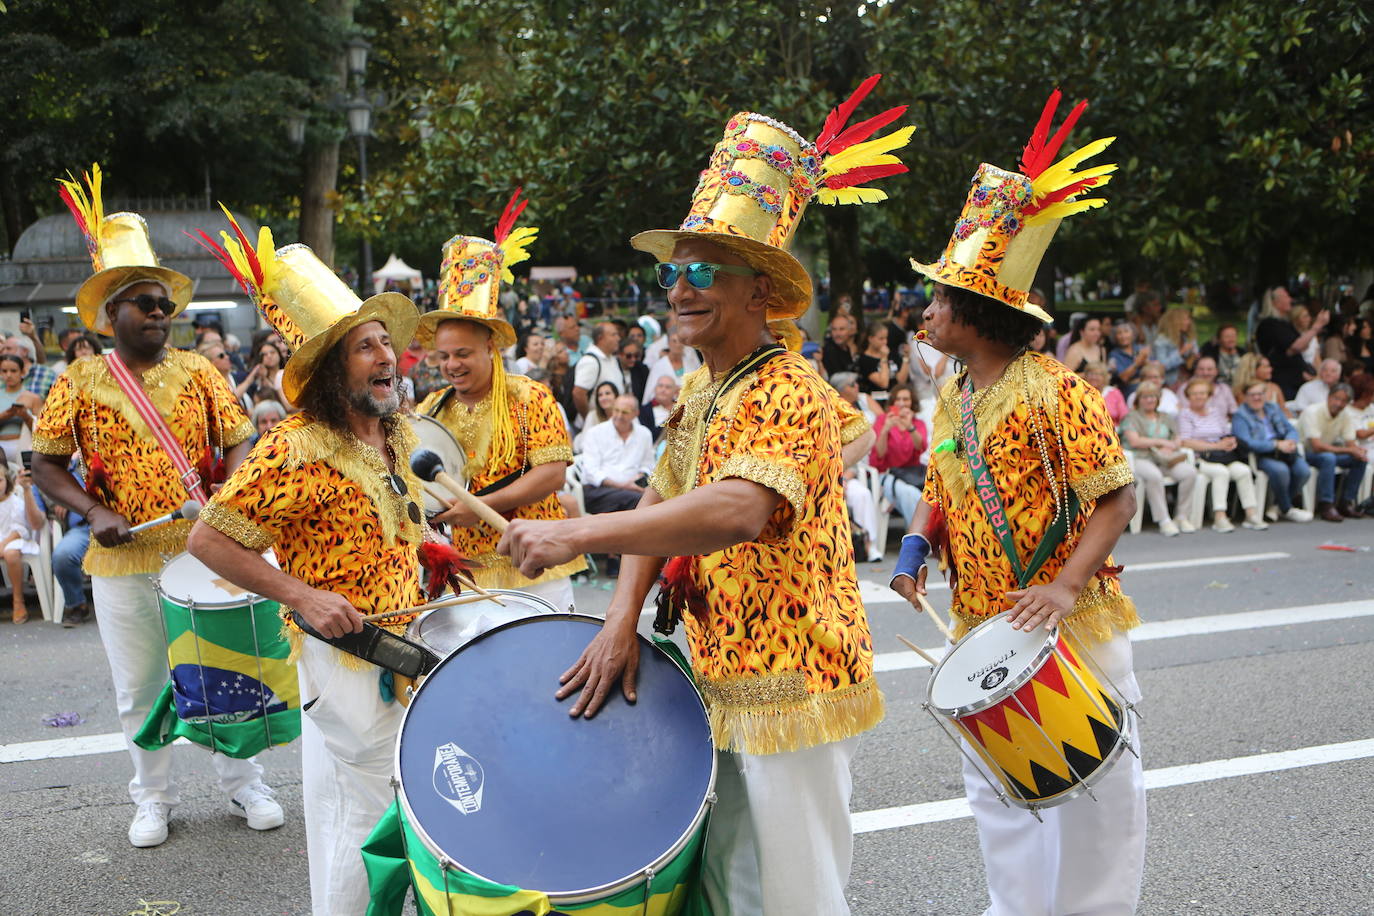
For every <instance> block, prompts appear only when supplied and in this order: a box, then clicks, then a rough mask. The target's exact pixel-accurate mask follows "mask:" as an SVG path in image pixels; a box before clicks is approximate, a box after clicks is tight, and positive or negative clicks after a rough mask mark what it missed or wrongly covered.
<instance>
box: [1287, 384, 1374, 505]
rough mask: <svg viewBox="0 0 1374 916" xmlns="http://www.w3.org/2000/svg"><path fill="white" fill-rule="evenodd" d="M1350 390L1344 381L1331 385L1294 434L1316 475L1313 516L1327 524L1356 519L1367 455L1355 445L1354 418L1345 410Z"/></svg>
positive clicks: (1310, 408) (1304, 417)
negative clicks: (1341, 476)
mask: <svg viewBox="0 0 1374 916" xmlns="http://www.w3.org/2000/svg"><path fill="white" fill-rule="evenodd" d="M1350 395H1351V389H1350V386H1349V385H1347V384H1345V383H1344V382H1337V383H1336V384H1334V385H1332V386H1331V392H1330V394H1328V395H1327V396H1326V400H1325V401H1324V402H1323V403H1320V404H1313V405H1312V406H1311V407H1309V408H1307V409H1306V410H1304V411H1303V412H1302V416H1301V417H1300V418H1299V419H1298V432H1299V433H1300V434H1301V435H1302V438H1303V445H1305V446H1306V448H1307V463H1308V464H1310V465H1311V466H1312V469H1313V470H1314V471H1316V472H1317V510H1316V511H1317V517H1318V518H1321V519H1324V520H1326V521H1328V522H1339V521H1342V520H1343V519H1347V518H1359V517H1360V516H1362V515H1363V514H1364V513H1363V512H1361V511H1360V510H1359V508H1357V507H1356V505H1355V502H1356V498H1357V496H1358V495H1359V492H1360V483H1361V482H1362V481H1363V480H1364V475H1365V470H1366V468H1367V466H1368V462H1369V453H1368V452H1367V451H1366V450H1365V449H1364V448H1362V447H1361V446H1359V445H1357V444H1356V437H1357V436H1356V433H1357V430H1356V423H1355V416H1354V414H1352V413H1351V412H1350V411H1348V410H1346V409H1345V408H1346V406H1347V405H1349V403H1350ZM1337 468H1341V469H1344V470H1345V472H1346V474H1345V484H1344V486H1343V487H1342V489H1341V499H1340V502H1339V503H1337V502H1336V469H1337Z"/></svg>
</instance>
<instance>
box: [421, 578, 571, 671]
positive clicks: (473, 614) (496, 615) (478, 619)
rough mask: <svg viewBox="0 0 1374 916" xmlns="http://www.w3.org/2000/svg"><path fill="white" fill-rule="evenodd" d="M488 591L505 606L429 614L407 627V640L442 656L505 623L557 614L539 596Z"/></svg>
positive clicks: (475, 605) (483, 604)
mask: <svg viewBox="0 0 1374 916" xmlns="http://www.w3.org/2000/svg"><path fill="white" fill-rule="evenodd" d="M489 591H491V593H492V594H493V595H499V596H501V601H502V602H503V604H497V603H496V602H495V601H491V600H483V601H474V602H472V603H471V604H460V605H457V606H456V607H440V608H435V609H434V610H432V611H426V612H425V613H424V614H423V615H422V616H421V617H420V618H419V619H417V620H416V621H415V622H414V623H412V624H411V625H410V626H408V627H406V638H408V639H414V640H418V641H420V642H422V643H424V644H425V645H426V646H428V647H429V648H430V650H431V651H433V652H434V653H435V654H436V655H439V656H441V657H442V656H445V655H448V654H449V653H450V652H452V651H453V650H455V649H457V648H458V647H459V646H462V645H466V644H467V643H469V642H471V641H472V640H474V639H476V638H477V637H478V636H481V635H482V634H483V633H485V632H487V631H488V630H493V629H495V628H496V627H498V626H500V625H501V624H503V623H510V622H511V621H513V620H522V619H524V618H525V617H531V616H533V615H535V614H554V613H557V608H555V607H554V606H553V605H552V604H549V602H547V601H545V600H544V599H543V598H540V597H538V596H537V595H530V594H526V593H525V592H517V591H511V590H509V589H489Z"/></svg>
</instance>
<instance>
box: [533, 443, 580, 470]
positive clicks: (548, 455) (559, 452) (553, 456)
mask: <svg viewBox="0 0 1374 916" xmlns="http://www.w3.org/2000/svg"><path fill="white" fill-rule="evenodd" d="M525 461H526V464H528V465H529V466H530V467H532V468H535V467H538V466H539V465H541V464H551V463H552V462H555V461H562V462H564V463H565V464H572V463H573V451H572V446H571V445H546V446H544V447H543V448H537V449H535V450H534V451H532V452H530V453H529V456H528V457H527V458H526V459H525Z"/></svg>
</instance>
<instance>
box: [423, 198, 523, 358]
mask: <svg viewBox="0 0 1374 916" xmlns="http://www.w3.org/2000/svg"><path fill="white" fill-rule="evenodd" d="M521 190H522V189H521V188H516V189H515V193H514V194H512V195H511V197H510V201H509V202H508V203H507V204H506V209H505V210H503V211H501V218H500V219H499V220H497V223H496V231H495V232H493V233H492V236H491V238H492V240H490V241H489V240H487V239H484V238H478V237H476V236H471V235H455V236H454V237H453V238H451V239H449V240H448V241H447V242H445V243H444V260H443V265H442V266H441V267H440V268H439V308H438V309H436V310H435V311H432V312H426V313H425V314H423V315H421V316H420V326H419V328H418V329H417V330H416V332H415V336H416V338H417V339H419V341H420V343H422V344H423V345H424V346H425V347H426V348H428V347H432V346H434V332H435V331H436V330H437V329H438V327H439V325H440V324H441V323H442V322H444V321H447V320H450V319H453V318H461V319H463V320H465V321H474V322H476V323H478V324H481V325H485V326H486V327H488V328H490V329H491V333H492V340H493V342H495V344H496V346H497V348H498V349H501V348H504V347H509V346H510V345H512V344H513V343H515V329H514V328H512V327H511V326H510V323H509V322H507V321H506V320H505V319H504V318H502V317H501V303H500V295H501V281H502V280H505V281H506V282H507V283H512V282H514V281H515V276H514V275H513V274H512V273H511V272H510V268H511V265H513V264H519V263H520V262H521V261H526V260H528V259H529V256H530V253H529V249H528V245H529V244H530V243H531V242H533V241H534V240H535V238H536V237H537V236H538V235H539V230H538V229H536V228H535V227H533V226H522V227H520V228H519V229H516V228H515V222H516V220H518V219H519V218H520V214H521V213H524V212H525V206H526V205H527V204H528V203H529V201H528V200H520V191H521Z"/></svg>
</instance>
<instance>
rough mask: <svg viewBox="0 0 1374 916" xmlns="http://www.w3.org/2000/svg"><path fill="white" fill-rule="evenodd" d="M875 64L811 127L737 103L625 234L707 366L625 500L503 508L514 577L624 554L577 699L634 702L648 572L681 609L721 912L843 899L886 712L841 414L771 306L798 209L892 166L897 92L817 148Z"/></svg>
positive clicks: (672, 618) (663, 616) (673, 618)
mask: <svg viewBox="0 0 1374 916" xmlns="http://www.w3.org/2000/svg"><path fill="white" fill-rule="evenodd" d="M876 82H877V77H874V78H872V79H870V80H868V81H867V82H865V83H864V85H863V86H862V87H861V89H860V91H858V92H856V93H855V94H854V95H853V96H852V97H851V99H850V100H849V101H848V102H846V103H845V104H844V105H842V106H840V108H839V109H837V110H836V111H835V112H833V113H832V115H831V117H830V118H829V119H827V121H826V125H825V128H824V129H823V130H822V132H821V136H820V137H819V138H818V139H817V140H816V142H815V143H811V142H808V141H807V140H804V139H803V138H802V137H801V136H800V135H798V134H797V133H796V132H795V131H794V130H792V129H791V128H790V127H787V126H786V125H784V124H781V123H780V122H778V121H776V120H774V119H772V118H768V117H764V116H762V115H758V114H754V113H751V112H741V113H739V114H736V115H735V116H734V117H733V118H731V119H730V121H729V123H728V124H727V126H726V131H725V136H724V138H723V139H722V140H721V141H720V143H719V144H717V146H716V147H715V151H714V153H713V155H712V157H711V160H710V162H709V164H708V165H707V168H706V169H705V171H703V172H702V175H701V180H700V182H699V183H698V185H697V190H696V193H695V195H694V198H693V201H692V207H691V210H690V212H689V215H688V217H687V219H686V220H685V221H684V223H683V224H682V226H681V228H680V229H677V230H656V231H650V232H644V233H640V234H639V235H636V236H635V237H634V238H633V239H631V244H632V245H633V246H634V247H635V248H637V249H639V250H641V251H645V252H648V253H650V254H652V255H654V256H655V258H656V259H657V260H658V262H659V263H658V265H657V267H656V272H657V276H658V282H659V285H660V286H662V287H663V288H664V289H665V290H667V295H668V302H669V305H670V306H671V307H672V310H673V313H674V315H675V316H676V318H677V329H678V331H679V333H680V334H681V335H682V338H683V342H684V343H686V344H687V345H688V346H691V347H695V348H696V349H698V350H700V351H701V353H702V356H703V360H704V363H705V365H703V367H702V368H700V369H698V370H697V371H695V372H693V373H690V374H689V375H688V376H687V377H686V378H685V379H684V384H683V389H682V393H681V395H680V396H679V398H678V402H677V406H676V408H675V409H674V411H673V413H672V415H671V416H670V417H669V418H668V420H667V421H665V425H664V431H665V432H664V434H665V436H666V441H667V448H666V451H665V453H664V455H663V457H662V459H661V460H660V461H659V464H658V466H657V467H656V468H655V470H654V473H653V475H652V477H651V480H650V486H649V487H648V488H647V489H646V490H645V492H644V496H643V498H642V499H641V501H640V503H639V505H638V506H637V507H636V508H635V509H633V510H630V511H628V512H620V513H616V514H615V515H614V516H606V515H602V516H589V517H585V518H579V519H571V520H568V521H562V522H537V521H525V520H516V521H513V522H512V523H511V525H510V527H509V528H508V529H507V531H506V534H505V536H504V537H503V539H502V541H501V545H500V550H501V551H502V552H504V553H509V555H510V557H511V559H512V561H513V562H514V563H515V564H516V566H517V567H518V568H519V569H520V570H521V571H522V572H524V573H525V574H527V575H533V574H537V573H538V572H540V571H541V570H543V569H546V568H549V567H553V566H556V565H557V564H559V563H563V562H566V561H567V560H568V559H570V558H571V557H574V556H577V555H579V554H582V553H585V552H605V553H622V554H624V560H623V565H622V567H621V575H620V579H619V582H618V583H617V588H616V591H615V594H614V596H613V597H612V599H611V605H610V608H609V609H608V611H607V615H606V624H605V626H604V627H603V628H602V630H601V632H600V633H599V634H598V635H597V637H596V638H595V639H593V640H592V642H591V643H590V644H589V645H588V646H587V648H586V650H585V651H584V652H583V653H582V655H581V657H580V658H579V659H578V661H577V662H576V663H575V664H574V665H573V667H572V668H571V669H570V670H568V671H567V672H566V673H565V674H564V676H563V679H562V681H563V683H562V687H561V689H559V691H558V693H557V695H558V696H559V697H560V698H567V697H571V696H573V695H574V694H578V696H577V699H576V700H575V701H574V702H573V703H572V704H571V705H570V707H569V713H570V714H571V715H573V716H578V715H582V716H586V717H590V716H592V715H594V714H595V713H596V712H597V710H598V709H599V708H600V707H601V706H602V704H603V703H604V702H606V700H607V697H608V695H609V694H610V693H611V691H613V690H615V689H616V688H617V687H618V688H620V689H621V690H623V692H624V694H625V696H626V697H627V699H629V700H631V701H633V699H634V697H635V682H636V668H637V666H638V663H639V650H638V642H637V636H636V628H637V625H638V621H639V615H640V609H641V608H642V606H643V602H644V599H645V596H646V595H647V593H648V591H649V590H650V588H651V587H652V586H653V584H654V581H655V579H657V578H658V576H659V573H660V570H662V572H663V580H664V581H663V583H662V584H661V588H660V604H659V620H658V621H657V622H656V624H655V626H656V628H658V629H660V630H661V631H662V632H670V631H671V630H672V628H673V626H675V624H676V623H677V622H678V621H681V622H683V623H684V624H685V627H686V631H687V643H688V648H689V653H688V654H689V657H690V662H691V667H692V671H693V673H694V675H695V677H696V681H697V685H698V687H699V688H700V690H701V692H702V694H703V695H704V699H705V701H706V704H707V709H708V713H709V717H710V721H711V727H712V732H713V735H714V740H715V745H716V748H717V751H718V767H717V782H716V794H717V797H718V802H717V804H716V806H715V808H714V810H713V812H712V815H711V824H710V828H709V834H708V836H707V839H706V853H705V862H704V865H703V879H702V883H703V887H704V891H705V895H706V898H707V899H708V900H709V902H710V906H711V909H712V911H713V912H715V913H719V914H725V913H736V914H743V913H761V914H765V916H784V914H785V916H795V914H798V913H807V914H814V916H842V914H847V913H848V912H849V906H848V904H847V903H846V901H845V897H844V889H845V885H846V883H847V881H848V879H849V872H850V864H851V860H852V856H853V831H852V827H851V824H850V816H849V798H850V790H851V785H852V782H851V778H850V763H851V761H852V759H853V756H854V753H855V751H856V749H857V746H858V739H859V735H861V734H862V733H863V732H865V731H867V730H868V729H870V728H872V727H873V726H874V725H876V724H877V723H878V722H879V721H880V720H881V719H882V715H883V698H882V694H881V693H880V691H879V690H878V684H877V681H876V679H875V678H874V674H873V644H872V639H871V636H870V634H869V628H868V620H867V618H866V616H865V614H864V608H863V603H862V602H861V601H860V599H859V588H858V581H857V579H856V576H855V571H854V556H853V550H852V541H851V537H850V528H849V521H848V514H847V510H846V508H845V502H844V493H843V489H842V485H841V470H842V461H843V458H842V449H843V443H844V441H845V437H844V436H842V431H841V424H842V422H844V423H845V425H846V426H848V425H849V424H848V421H842V419H841V417H840V415H839V413H838V412H837V411H836V410H835V407H834V403H833V401H834V395H833V392H832V389H830V387H829V385H827V384H826V383H825V382H824V381H823V380H822V379H821V378H820V377H819V376H818V375H817V374H816V373H815V371H814V370H813V369H812V368H811V366H810V364H809V363H807V361H806V360H805V359H804V358H803V357H802V356H801V355H800V354H798V353H795V352H793V351H791V350H789V349H787V348H785V347H783V346H780V345H779V344H778V343H777V342H776V341H775V338H774V334H775V333H777V334H779V335H783V336H785V334H786V330H787V329H786V328H785V327H783V326H778V325H773V326H771V327H770V322H775V321H784V320H789V319H794V318H796V317H797V316H799V315H801V314H802V313H803V312H804V311H805V310H806V309H807V308H808V307H809V306H810V304H811V278H810V277H809V276H808V274H807V273H806V270H805V268H803V267H802V266H801V264H800V263H799V262H798V261H797V260H796V259H795V258H794V257H793V256H792V255H791V254H790V253H789V252H788V250H787V248H788V246H789V244H790V241H791V238H792V235H793V233H794V231H795V229H796V227H797V224H798V220H799V218H800V216H801V213H802V211H803V209H804V207H805V206H806V205H807V204H808V203H809V202H810V201H811V200H812V199H813V198H814V199H816V200H818V202H820V203H859V202H862V201H869V200H874V199H881V198H882V197H883V196H885V195H883V194H882V192H881V191H879V190H877V189H876V188H855V187H851V186H850V185H854V184H859V183H861V182H862V181H863V180H864V177H865V176H866V177H873V176H874V174H875V172H874V169H879V170H882V169H886V171H882V172H880V174H893V173H895V172H898V171H903V170H904V168H905V167H904V166H901V165H900V163H898V162H897V160H896V158H895V157H893V156H890V155H887V154H888V153H889V152H890V151H892V150H895V149H899V148H900V147H902V146H904V145H905V144H906V143H907V142H908V140H909V138H910V136H911V133H912V128H903V129H900V130H897V131H894V132H893V133H891V134H888V135H887V136H884V137H881V138H879V139H876V140H869V141H868V142H866V143H865V142H862V141H865V140H867V137H868V136H869V135H871V134H872V133H875V132H876V131H878V130H880V129H881V127H882V126H884V125H886V124H890V123H891V122H892V121H893V120H895V119H896V118H897V117H899V116H900V115H901V114H902V112H903V110H904V109H900V108H898V109H892V110H889V111H888V112H886V113H885V114H881V115H878V116H877V117H875V118H872V119H870V120H869V121H867V122H865V125H864V127H862V128H860V129H857V130H856V131H851V132H850V134H848V135H847V136H848V140H849V143H847V144H844V146H846V147H847V149H845V150H844V153H843V155H844V156H845V158H844V159H840V158H839V157H838V156H837V155H836V154H837V153H838V152H839V150H837V149H834V148H832V145H831V144H832V143H834V142H835V140H836V138H837V137H839V136H841V135H842V132H843V128H844V126H845V122H846V121H847V120H848V118H849V115H850V114H852V112H853V110H854V108H855V107H857V105H858V104H859V102H860V100H861V99H862V98H863V96H864V95H865V94H866V93H867V92H868V91H869V90H871V89H872V87H873V85H874V84H875V83H876ZM865 131H866V132H867V133H865ZM856 134H863V136H857V135H856ZM851 144H852V145H851ZM875 159H877V160H879V161H878V162H877V163H875V162H874V160H875ZM885 164H886V165H885ZM851 169H852V170H856V171H857V173H858V174H857V175H854V174H849V170H851ZM665 557H671V558H672V559H669V560H668V561H667V562H666V564H665V562H664V558H665Z"/></svg>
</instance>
